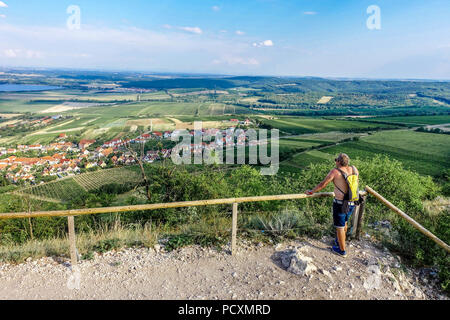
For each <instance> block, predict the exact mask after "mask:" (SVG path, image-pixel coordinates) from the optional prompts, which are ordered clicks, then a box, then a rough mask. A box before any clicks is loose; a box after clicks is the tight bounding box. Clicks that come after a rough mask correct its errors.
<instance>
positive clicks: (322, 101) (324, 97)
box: [317, 96, 333, 104]
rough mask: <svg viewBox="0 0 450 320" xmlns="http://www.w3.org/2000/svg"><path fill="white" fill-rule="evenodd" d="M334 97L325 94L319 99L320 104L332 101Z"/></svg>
mask: <svg viewBox="0 0 450 320" xmlns="http://www.w3.org/2000/svg"><path fill="white" fill-rule="evenodd" d="M331 99H333V97H329V96H323V97H322V98H320V99H319V101H317V103H318V104H325V103H328V102H330V100H331Z"/></svg>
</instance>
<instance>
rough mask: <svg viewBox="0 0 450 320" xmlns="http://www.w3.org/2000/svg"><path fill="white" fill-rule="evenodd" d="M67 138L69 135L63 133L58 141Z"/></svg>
mask: <svg viewBox="0 0 450 320" xmlns="http://www.w3.org/2000/svg"><path fill="white" fill-rule="evenodd" d="M65 138H67V134H65V133H61V134H60V135H59V137H58V139H65Z"/></svg>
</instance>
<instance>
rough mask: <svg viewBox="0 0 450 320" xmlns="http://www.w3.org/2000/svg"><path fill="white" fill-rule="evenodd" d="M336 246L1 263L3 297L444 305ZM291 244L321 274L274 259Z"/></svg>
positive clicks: (360, 248)
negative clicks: (73, 263) (75, 266)
mask: <svg viewBox="0 0 450 320" xmlns="http://www.w3.org/2000/svg"><path fill="white" fill-rule="evenodd" d="M331 240H332V239H331V238H327V239H323V240H321V241H318V240H306V241H304V242H299V241H296V242H291V243H285V244H281V245H277V246H256V247H255V246H246V245H245V244H242V242H241V244H240V247H239V250H238V254H237V255H236V256H230V255H229V254H228V252H226V251H221V252H219V251H216V250H213V249H204V248H199V247H196V246H194V247H188V248H184V249H182V250H179V251H173V252H170V253H166V252H164V250H162V251H161V252H157V251H155V250H153V249H145V248H142V249H124V250H121V251H118V252H109V253H105V254H103V255H98V254H95V255H94V259H92V260H87V261H86V260H84V261H82V262H81V263H80V264H79V270H80V271H79V273H73V274H72V272H71V271H70V265H69V264H68V262H64V261H58V259H56V258H42V259H40V260H38V261H28V262H26V263H24V264H21V265H15V266H14V265H8V264H0V299H196V300H199V299H447V297H446V296H444V295H443V294H441V293H439V292H438V291H437V290H436V289H433V287H432V286H431V285H425V284H423V281H429V280H427V279H426V278H423V279H422V280H421V281H419V280H418V276H417V275H418V274H419V273H418V271H413V270H407V273H404V272H403V271H402V266H401V265H400V263H399V262H398V261H397V258H396V257H394V256H392V255H391V254H390V253H389V252H387V251H383V250H379V249H377V248H375V247H374V246H373V245H372V244H371V243H370V242H368V241H359V242H353V243H352V244H351V246H350V248H349V256H348V257H347V258H345V259H344V258H342V257H339V256H336V255H333V254H332V253H331V252H330V251H329V249H328V247H329V242H330V241H331ZM290 246H291V248H292V247H302V248H303V249H301V250H302V251H303V252H304V254H305V255H308V256H309V257H311V258H312V259H313V261H312V263H313V264H314V265H315V266H316V267H317V270H316V271H314V272H313V273H311V274H310V275H308V276H300V275H295V274H293V273H290V272H288V271H286V270H285V269H284V268H283V267H282V266H281V263H280V260H278V259H277V255H278V254H279V253H280V252H284V251H285V250H287V249H289V247H290ZM78 275H79V276H78ZM77 279H79V281H77ZM428 283H430V282H428ZM77 286H79V289H77Z"/></svg>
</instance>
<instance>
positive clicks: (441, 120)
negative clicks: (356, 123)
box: [367, 115, 450, 125]
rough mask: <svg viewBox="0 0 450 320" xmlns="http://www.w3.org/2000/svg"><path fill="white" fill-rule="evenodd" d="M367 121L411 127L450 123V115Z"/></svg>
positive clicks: (379, 118)
mask: <svg viewBox="0 0 450 320" xmlns="http://www.w3.org/2000/svg"><path fill="white" fill-rule="evenodd" d="M367 120H376V121H383V122H384V121H386V122H392V123H402V124H411V125H433V124H445V123H450V115H442V116H408V117H376V118H367Z"/></svg>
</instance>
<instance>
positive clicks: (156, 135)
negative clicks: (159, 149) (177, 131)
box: [153, 131, 163, 138]
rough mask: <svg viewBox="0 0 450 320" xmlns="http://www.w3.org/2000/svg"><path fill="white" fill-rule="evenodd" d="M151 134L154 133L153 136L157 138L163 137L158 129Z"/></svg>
mask: <svg viewBox="0 0 450 320" xmlns="http://www.w3.org/2000/svg"><path fill="white" fill-rule="evenodd" d="M153 135H154V136H155V137H157V138H162V137H163V134H162V133H161V132H159V131H155V132H153Z"/></svg>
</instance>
